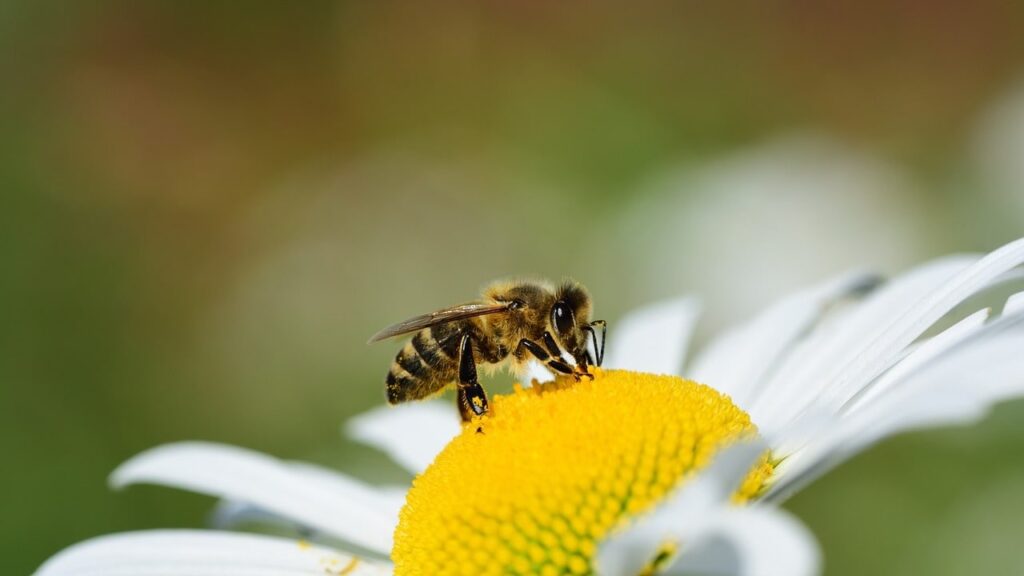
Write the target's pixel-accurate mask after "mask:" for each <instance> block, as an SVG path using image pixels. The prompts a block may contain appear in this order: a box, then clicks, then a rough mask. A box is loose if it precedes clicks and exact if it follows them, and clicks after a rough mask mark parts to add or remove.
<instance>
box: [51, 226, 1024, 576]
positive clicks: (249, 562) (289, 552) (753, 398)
mask: <svg viewBox="0 0 1024 576" xmlns="http://www.w3.org/2000/svg"><path fill="white" fill-rule="evenodd" d="M1021 263H1024V239H1022V240H1018V241H1016V242H1014V243H1011V244H1008V245H1006V246H1004V247H1002V248H1000V249H999V250H996V251H995V252H992V253H990V254H988V255H985V256H978V255H964V256H951V257H947V258H943V259H939V260H936V261H933V262H930V263H927V264H924V265H922V266H919V267H918V268H915V269H913V270H911V271H910V272H907V273H905V274H903V275H901V276H899V277H897V278H895V279H894V280H892V281H890V282H888V283H885V284H881V285H879V284H878V283H877V282H876V280H875V278H873V277H871V276H867V275H863V274H849V275H844V276H842V277H839V278H836V279H834V280H831V281H828V282H825V283H823V284H820V285H818V286H814V287H811V288H808V289H806V290H804V291H802V292H799V293H797V294H794V295H792V296H789V297H787V298H785V299H783V300H781V301H780V302H777V303H776V304H775V305H773V306H771V307H769V308H768V309H767V310H765V311H764V312H762V313H761V314H759V315H757V316H756V317H754V318H753V319H752V320H751V321H749V322H748V323H746V324H744V325H741V326H739V327H737V328H735V329H733V330H730V331H727V332H725V333H724V334H722V335H721V336H720V337H718V338H717V339H715V340H713V341H712V342H711V344H710V345H709V346H708V347H706V348H705V349H704V350H703V351H701V353H700V354H698V355H697V356H696V357H695V359H694V361H693V362H691V363H690V364H689V366H688V368H686V369H685V370H681V367H682V366H683V361H684V358H685V345H686V342H687V341H688V340H689V334H690V333H691V332H692V329H693V326H694V322H695V318H696V313H695V306H694V304H693V302H692V301H691V300H687V299H683V300H678V301H674V302H669V303H665V304H660V305H655V306H652V307H649V308H646V309H644V310H641V311H639V312H636V313H634V314H633V315H631V316H629V317H627V318H625V319H623V320H622V321H620V322H616V323H614V324H613V325H612V326H613V331H612V332H611V341H610V342H609V345H608V359H607V365H608V366H609V367H622V366H628V367H630V368H631V369H633V370H644V371H645V372H649V373H643V372H634V371H631V370H611V369H607V370H598V371H597V372H596V374H597V377H596V378H595V379H594V380H593V381H588V380H583V381H582V382H580V383H574V382H572V381H571V380H566V379H561V380H558V381H554V382H546V383H542V382H536V383H535V385H534V386H533V387H532V388H528V389H517V390H516V391H515V392H514V393H513V394H510V395H506V396H497V397H495V398H494V402H493V403H492V413H491V414H489V415H488V416H486V417H484V418H483V419H482V420H480V421H478V422H474V423H473V425H472V426H466V427H464V428H462V429H460V428H459V426H458V425H457V424H456V422H457V416H456V415H455V414H454V409H453V408H452V407H451V406H450V405H449V404H448V403H440V404H439V403H431V402H427V403H421V404H413V405H409V406H402V407H400V408H397V409H381V410H375V411H373V412H371V413H369V414H367V415H364V416H361V417H359V418H357V419H356V420H355V421H353V422H352V423H351V426H350V430H351V432H352V433H353V434H354V435H355V436H356V437H357V438H360V439H362V440H364V441H367V442H369V443H372V444H374V445H376V446H379V447H381V448H382V449H383V450H385V451H386V452H387V453H389V454H390V455H392V456H393V457H394V458H395V459H396V460H397V461H398V462H400V463H402V464H403V465H405V466H406V467H408V468H409V469H410V471H412V472H414V473H416V474H419V476H418V477H417V479H416V480H415V481H414V483H413V487H412V488H411V489H410V490H409V491H408V493H406V491H405V490H402V489H397V488H390V489H381V488H374V487H370V486H367V485H365V484H363V483H360V482H358V481H355V480H353V479H351V478H347V477H344V476H342V475H340V474H337V473H335V472H331V471H327V470H324V469H322V468H317V467H312V466H309V465H301V464H290V463H285V462H281V461H278V460H275V459H272V458H269V457H266V456H262V455H259V454H255V453H252V452H249V451H245V450H241V449H237V448H231V447H227V446H218V445H212V444H195V443H189V444H175V445H170V446H164V447H160V448H156V449H153V450H150V451H148V452H145V453H143V454H142V455H140V456H137V457H136V458H134V459H132V460H130V461H129V462H127V463H126V464H124V465H123V466H122V467H121V468H120V469H118V470H117V471H116V472H115V473H114V475H113V477H112V480H113V483H114V484H115V485H117V486H123V485H126V484H132V483H139V482H148V483H157V484H165V485H169V486H176V487H180V488H187V489H191V490H195V491H198V492H203V493H206V494H211V495H215V496H219V497H221V498H224V499H225V501H226V502H227V503H226V504H224V505H223V506H222V508H221V511H222V512H223V514H222V518H226V519H227V520H228V521H230V519H231V517H232V516H233V515H235V514H237V513H238V511H239V510H242V511H243V512H242V513H243V514H244V513H245V512H244V511H245V510H252V509H257V510H260V511H262V513H264V514H272V515H274V516H277V517H280V518H282V519H287V520H289V521H291V522H293V523H297V524H299V525H301V526H303V527H306V528H308V529H311V530H313V531H315V532H316V533H317V534H318V535H320V536H321V537H323V538H330V539H332V540H333V541H337V542H338V543H339V546H340V547H343V548H345V549H350V550H358V551H359V556H360V557H361V558H362V559H361V560H356V559H355V557H354V556H352V555H350V554H343V553H341V552H337V551H332V550H328V549H326V548H322V547H316V546H311V545H309V544H305V543H299V542H295V541H289V540H286V539H281V538H271V537H266V536H252V535H242V534H231V533H222V532H213V531H159V532H141V533H131V534H124V535H113V536H105V537H101V538H97V539H95V540H90V541H87V542H84V543H82V544H79V545H77V546H73V547H71V548H69V549H68V550H65V551H64V552H61V553H60V554H58V555H57V556H55V557H54V558H52V559H51V560H50V561H48V562H47V563H46V564H45V565H44V566H43V567H42V568H41V569H40V570H39V572H38V573H37V574H38V575H39V576H63V575H72V574H73V575H76V576H78V575H88V576H108V575H109V576H114V575H124V574H133V575H142V576H146V575H156V574H160V575H166V574H175V575H182V576H197V575H198V576H215V575H216V576H220V575H232V576H240V575H241V576H248V575H252V576H262V575H265V574H285V575H306V574H308V575H313V574H321V575H322V574H386V573H391V572H392V571H394V573H396V574H418V573H425V574H439V573H455V574H460V573H469V574H486V573H507V572H521V573H542V574H543V573H593V572H596V573H600V574H612V575H618V574H623V575H629V574H641V573H658V574H694V573H697V574H708V573H713V574H751V575H774V574H778V575H785V576H794V575H795V576H800V575H802V574H815V573H817V572H818V571H819V570H820V562H819V554H818V551H817V547H816V545H815V544H814V541H813V539H812V537H811V536H810V535H809V534H808V533H807V531H806V529H804V528H803V527H802V526H801V525H800V524H799V523H798V522H797V521H795V520H794V519H793V518H792V517H790V516H789V515H788V514H786V513H785V512H783V511H782V510H780V509H778V508H776V507H775V504H776V503H777V502H779V501H781V500H783V499H784V498H785V497H786V496H788V495H789V494H791V493H792V492H793V491H794V490H796V489H798V488H799V487H800V486H802V485H803V484H804V483H806V482H808V481H810V480H813V479H814V478H815V477H816V476H817V475H820V474H821V473H823V472H824V471H826V470H828V469H829V468H830V467H831V466H834V465H835V464H837V463H838V462H840V461H842V460H844V459H846V458H848V457H850V456H851V455H853V454H855V453H857V452H858V451H860V450H863V449H865V448H866V447H868V446H870V445H871V444H872V443H874V442H877V441H878V440H880V439H882V438H885V437H887V436H890V435H892V434H896V433H898V432H902V431H905V430H908V429H913V428H920V427H926V426H935V425H942V424H948V423H962V422H970V421H973V420H976V419H977V418H980V417H981V416H983V415H984V414H985V412H986V410H987V409H988V408H989V407H990V406H991V405H992V404H994V403H996V402H998V401H1000V400H1003V399H1006V398H1009V397H1014V396H1019V395H1022V394H1024V354H1022V353H1021V351H1022V350H1024V296H1022V295H1021V294H1018V295H1016V296H1014V297H1011V298H1010V299H1008V300H1007V301H1006V302H1005V304H1004V305H1003V306H1002V309H1001V312H1000V313H999V314H993V313H991V311H990V310H988V309H983V310H977V311H971V310H968V311H966V312H965V313H964V314H960V315H958V316H956V317H952V318H951V311H953V309H954V308H955V307H957V308H958V310H957V313H958V314H959V313H960V312H963V310H962V309H963V308H964V307H969V304H970V302H968V298H969V297H971V296H973V295H977V294H978V293H980V292H984V291H986V290H989V289H992V288H996V287H1003V285H1004V284H1006V283H1008V282H1015V281H1016V282H1019V281H1020V278H1021V277H1020V274H1019V273H1018V272H1017V271H1015V268H1016V267H1017V266H1018V265H1020V264H1021ZM947 324H948V326H947ZM666 344H667V345H666ZM620 354H627V355H628V356H620ZM654 374H663V375H660V376H659V375H654ZM670 374H685V375H686V376H687V377H689V378H692V379H693V380H696V381H699V382H705V383H707V384H709V385H711V386H714V388H716V389H717V390H718V391H720V392H721V393H724V394H727V395H728V396H729V397H727V396H724V395H723V394H720V393H719V392H716V391H715V390H713V389H711V388H709V387H707V386H703V385H700V384H696V383H695V382H692V381H689V380H683V379H682V378H680V377H678V376H671V375H670ZM730 397H731V400H730ZM477 428H482V429H483V433H482V434H481V433H477V432H476V429H477ZM727 445H729V446H728V447H726V446H727ZM712 458H713V461H712ZM682 480H686V481H685V482H682ZM403 501H404V502H405V505H404V507H403V504H402V503H403ZM741 503H746V505H739V504H741ZM400 509H401V511H399V510H400ZM387 558H390V559H391V560H393V561H394V563H395V564H394V565H391V564H390V562H388V560H387Z"/></svg>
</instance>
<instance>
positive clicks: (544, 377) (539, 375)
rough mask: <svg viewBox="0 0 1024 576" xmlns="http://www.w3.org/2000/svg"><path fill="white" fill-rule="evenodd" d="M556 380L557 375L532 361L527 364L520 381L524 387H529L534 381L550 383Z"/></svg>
mask: <svg viewBox="0 0 1024 576" xmlns="http://www.w3.org/2000/svg"><path fill="white" fill-rule="evenodd" d="M554 379H555V375H554V374H552V373H551V370H548V369H547V368H545V367H544V365H543V364H541V363H540V362H538V361H536V360H530V361H529V362H527V363H526V367H525V368H524V369H523V373H522V376H521V377H520V379H519V381H520V382H521V383H522V384H523V386H529V385H530V384H531V383H533V381H534V380H536V381H537V382H550V381H551V380H554Z"/></svg>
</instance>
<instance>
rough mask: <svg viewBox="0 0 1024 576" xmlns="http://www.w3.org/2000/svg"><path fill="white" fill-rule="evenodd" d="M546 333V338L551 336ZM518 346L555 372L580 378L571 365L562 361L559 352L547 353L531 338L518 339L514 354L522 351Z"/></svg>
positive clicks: (519, 354)
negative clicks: (556, 353)
mask: <svg viewBox="0 0 1024 576" xmlns="http://www.w3.org/2000/svg"><path fill="white" fill-rule="evenodd" d="M545 334H546V333H545ZM546 335H547V337H548V338H551V335H550V334H546ZM552 343H554V340H552ZM520 348H525V349H526V350H528V351H529V352H530V354H533V355H534V357H535V358H537V360H540V361H541V362H543V363H544V365H545V366H547V367H548V368H551V369H552V370H554V371H556V372H561V373H562V374H572V375H573V376H575V377H576V379H577V380H579V379H580V377H579V375H577V374H576V371H575V370H573V369H572V366H569V365H568V364H566V363H565V362H563V361H562V359H561V357H560V356H561V355H560V354H559V355H558V356H552V355H551V354H548V352H547V350H544V347H543V346H541V345H540V344H537V343H536V342H534V341H533V340H527V339H526V338H523V339H522V340H520V341H519V346H518V347H517V350H516V356H521V355H522V352H521V351H520V350H519V349H520ZM556 349H557V346H556Z"/></svg>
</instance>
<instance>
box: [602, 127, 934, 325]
mask: <svg viewBox="0 0 1024 576" xmlns="http://www.w3.org/2000/svg"><path fill="white" fill-rule="evenodd" d="M634 196H635V198H636V199H635V201H633V203H632V204H631V205H629V206H628V208H627V209H626V210H625V213H624V214H621V213H615V214H614V216H613V220H612V221H610V222H609V223H608V224H607V225H606V229H607V234H606V235H607V236H608V237H609V239H610V242H608V245H607V246H605V247H604V248H602V249H600V250H596V251H595V252H596V253H597V255H598V257H599V259H600V261H595V262H593V263H592V264H593V266H592V267H593V268H594V269H595V270H596V273H598V274H600V273H601V272H602V271H603V272H604V273H607V274H610V275H620V274H624V273H625V274H627V275H628V277H629V278H631V279H632V282H630V283H629V285H628V286H629V290H630V292H629V294H628V295H627V297H628V298H630V299H636V298H652V297H664V296H666V295H670V294H671V293H670V292H667V290H671V289H673V287H676V286H687V287H689V289H691V290H693V291H694V292H695V293H697V294H702V295H703V294H713V295H714V296H715V297H714V298H708V299H706V300H705V302H704V303H705V305H706V309H705V310H704V313H705V322H711V323H712V326H714V327H718V326H719V325H720V323H721V322H722V319H723V318H728V317H735V316H730V315H734V314H736V313H740V314H742V315H744V316H745V315H747V314H750V313H752V312H754V311H756V310H758V309H760V308H761V307H763V306H764V305H765V303H766V302H771V301H772V300H775V299H777V298H779V297H781V296H783V295H785V294H787V293H789V292H791V291H792V290H794V289H797V288H799V287H800V286H803V285H805V284H807V283H810V282H814V281H816V280H818V279H821V278H827V277H829V276H832V275H834V274H837V273H840V272H842V271H843V270H845V269H847V268H848V267H850V266H861V265H862V264H868V265H870V266H872V267H873V268H878V269H881V270H886V271H888V270H900V269H903V268H905V267H907V266H910V265H912V264H913V263H914V262H917V261H919V259H920V258H921V254H922V253H928V252H926V251H927V249H928V248H929V246H931V245H933V244H934V241H932V242H928V239H929V235H928V229H927V227H926V224H927V222H926V220H925V218H924V216H925V215H926V214H925V213H924V212H922V210H921V203H920V201H919V199H920V198H921V195H920V191H919V189H918V186H917V183H916V182H915V180H914V179H913V178H912V177H911V175H909V174H908V173H907V172H906V171H905V170H903V169H902V168H901V167H900V166H898V165H894V164H892V163H889V162H886V161H884V160H883V159H881V158H878V157H876V156H873V155H871V154H869V153H866V152H864V151H862V150H858V149H856V148H855V147H852V146H848V145H845V144H844V143H842V142H839V141H837V140H835V139H834V138H831V137H828V136H824V135H818V134H813V133H810V134H790V135H786V136H782V137H775V138H771V139H769V140H767V141H765V142H763V143H760V144H758V145H756V146H752V147H750V148H747V149H742V150H739V151H736V152H734V153H730V154H727V155H724V156H721V157H716V158H714V159H712V160H711V161H709V162H701V163H694V164H692V165H683V166H679V167H675V168H674V169H670V170H665V171H664V172H663V173H662V174H660V175H659V176H656V177H654V178H652V180H651V182H650V183H649V184H648V185H647V186H645V187H644V189H642V190H641V191H639V192H637V193H636V194H635V195H634ZM603 235H605V234H603ZM636 254H643V255H644V257H643V258H635V257H634V255H636ZM608 262H615V265H614V266H608V265H607V263H608ZM617 279H618V277H617V276H613V277H611V278H609V279H608V281H606V282H605V283H606V284H609V285H611V286H620V285H622V282H621V281H612V280H617ZM752 279H756V282H752ZM590 282H591V283H594V280H593V279H591V280H590ZM606 298H607V296H606ZM741 317H742V316H741ZM707 327H708V326H704V328H705V329H706V328H707Z"/></svg>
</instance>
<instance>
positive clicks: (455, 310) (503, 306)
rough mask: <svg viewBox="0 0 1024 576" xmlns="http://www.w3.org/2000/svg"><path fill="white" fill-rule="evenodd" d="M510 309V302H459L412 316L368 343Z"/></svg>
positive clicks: (382, 331) (384, 330) (379, 333)
mask: <svg viewBox="0 0 1024 576" xmlns="http://www.w3.org/2000/svg"><path fill="white" fill-rule="evenodd" d="M508 309H509V303H508V302H503V303H490V302H489V303H483V302H473V303H470V304H459V305H458V306H452V307H450V308H444V309H442V310H438V311H436V312H431V313H430V314H423V315H422V316H416V317H415V318H410V319H408V320H406V321H405V322H399V323H398V324H394V325H392V326H388V327H387V328H385V329H383V330H381V331H380V332H377V333H376V334H374V335H373V337H371V338H370V341H369V342H368V343H373V342H377V341H379V340H384V339H386V338H391V337H393V336H401V335H402V334H408V333H409V332H416V331H417V330H422V329H424V328H427V327H429V326H436V325H438V324H444V323H446V322H454V321H455V320H463V319H465V318H473V317H474V316H484V315H487V314H498V313H501V312H507V311H508Z"/></svg>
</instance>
